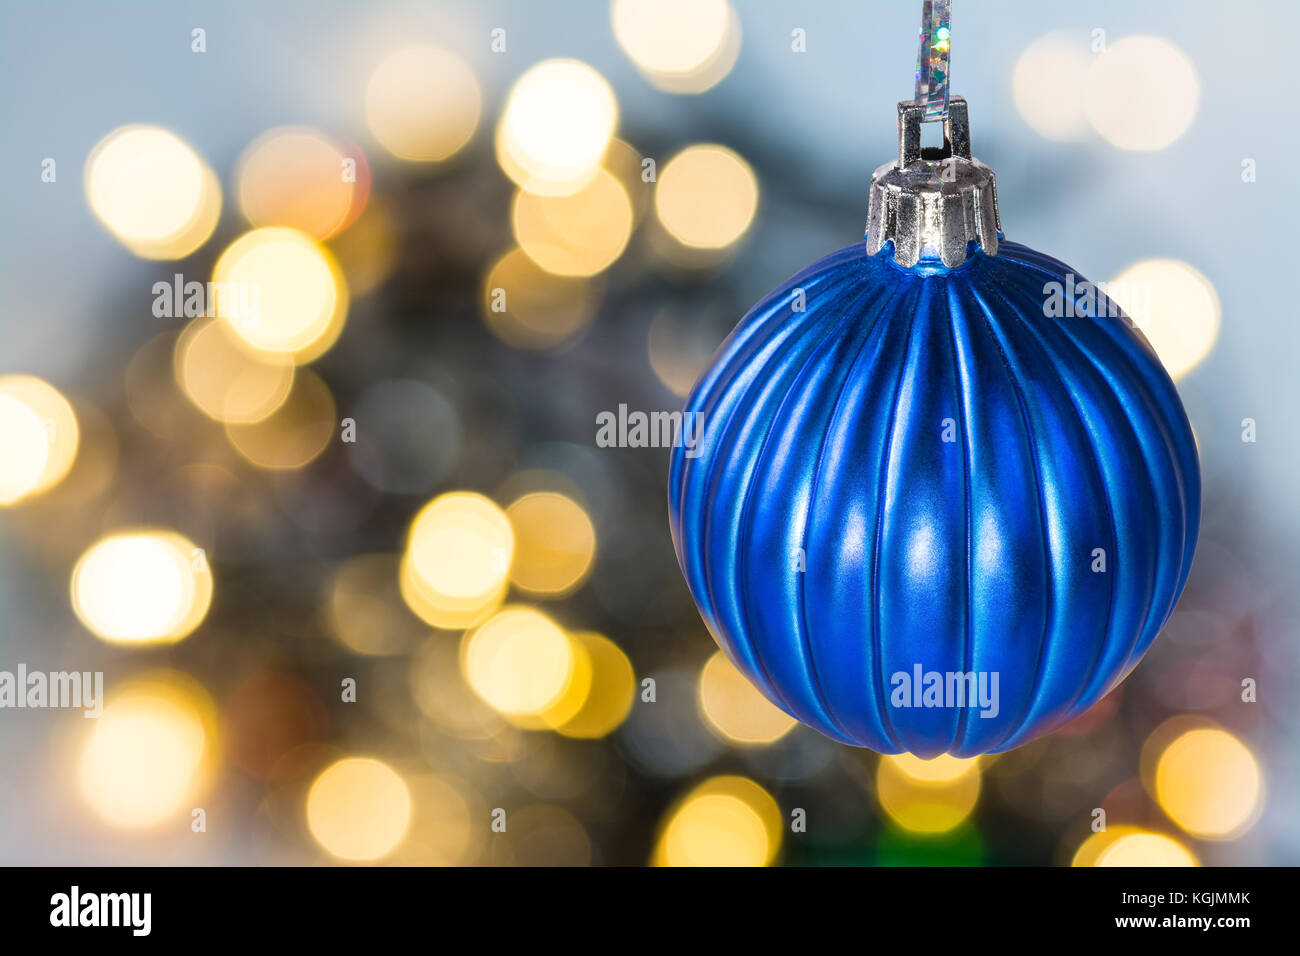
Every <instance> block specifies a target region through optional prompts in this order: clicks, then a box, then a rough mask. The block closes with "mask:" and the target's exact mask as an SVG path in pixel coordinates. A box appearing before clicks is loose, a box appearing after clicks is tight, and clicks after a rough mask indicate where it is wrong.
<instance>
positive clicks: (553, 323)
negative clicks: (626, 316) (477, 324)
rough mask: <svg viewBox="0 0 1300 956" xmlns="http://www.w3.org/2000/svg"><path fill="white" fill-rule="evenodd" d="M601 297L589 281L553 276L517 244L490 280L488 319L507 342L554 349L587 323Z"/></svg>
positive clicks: (486, 284)
mask: <svg viewBox="0 0 1300 956" xmlns="http://www.w3.org/2000/svg"><path fill="white" fill-rule="evenodd" d="M599 299H600V293H599V290H597V289H596V288H594V287H593V285H592V284H591V283H590V282H588V281H587V280H585V279H574V278H568V277H565V276H557V275H553V274H551V273H549V272H547V271H546V270H544V269H543V268H542V267H541V266H539V265H538V264H537V263H536V262H534V261H533V260H532V259H531V258H529V256H528V255H526V254H525V253H524V251H523V250H522V249H511V250H510V251H509V252H507V253H506V254H505V255H504V256H502V257H501V258H500V259H498V260H497V261H496V263H495V264H494V265H493V266H492V268H491V269H490V270H489V271H488V274H487V278H486V279H485V280H484V284H483V321H484V322H485V323H486V324H487V327H488V328H489V329H490V330H491V331H492V334H493V335H495V336H496V337H497V338H498V339H500V340H501V341H502V342H504V343H505V344H506V345H509V346H511V347H513V348H520V349H548V348H553V347H555V346H557V345H559V344H560V343H561V342H564V341H565V340H566V339H568V338H570V337H571V336H572V335H574V334H575V333H576V332H578V331H579V330H580V329H582V328H584V327H585V326H586V325H587V324H588V323H589V322H590V321H591V319H592V316H593V315H594V314H595V312H596V304H597V302H598V300H599Z"/></svg>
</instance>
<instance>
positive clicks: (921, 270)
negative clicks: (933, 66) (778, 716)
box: [669, 98, 1201, 757]
mask: <svg viewBox="0 0 1300 956" xmlns="http://www.w3.org/2000/svg"><path fill="white" fill-rule="evenodd" d="M899 128H900V142H901V145H900V155H899V159H898V161H897V162H895V163H892V164H888V165H886V166H882V167H881V168H880V169H879V170H877V171H876V174H875V175H874V176H873V178H872V190H871V207H870V218H869V222H868V237H867V242H866V243H865V244H864V243H858V244H856V245H853V246H850V247H849V248H847V249H843V250H841V251H839V252H836V253H833V254H832V255H829V256H827V257H826V258H824V259H822V260H821V261H820V262H817V263H815V264H814V265H812V266H809V267H808V268H807V269H805V270H804V271H803V272H801V273H799V274H798V275H796V276H795V277H794V278H792V279H791V280H789V281H788V282H786V283H785V284H784V285H783V286H781V287H780V288H779V289H777V290H776V291H774V292H773V293H771V294H770V295H769V296H768V297H767V298H766V299H764V300H763V301H762V302H760V303H759V304H758V305H756V306H755V307H754V308H753V309H752V310H751V311H750V312H749V314H747V315H746V316H745V317H744V318H743V319H742V320H741V322H740V324H739V325H738V326H737V327H736V329H735V331H733V332H732V334H731V336H730V337H729V338H728V339H727V341H726V342H725V343H724V344H723V345H722V347H721V349H720V350H719V352H718V354H717V355H716V356H715V358H714V360H713V362H712V365H711V366H710V367H709V368H708V370H707V371H706V372H705V373H704V375H703V376H702V377H701V379H700V381H699V382H698V383H697V384H696V386H695V389H694V391H693V392H692V393H691V395H690V398H689V399H688V401H687V405H686V412H687V414H690V415H697V416H699V419H698V423H699V427H700V432H699V435H700V438H699V441H698V444H697V445H696V446H695V447H694V448H687V447H678V448H675V449H674V451H673V455H672V463H671V475H670V479H669V514H670V522H671V526H672V533H673V541H674V544H675V546H676V549H677V556H678V560H679V562H680V564H681V567H682V571H683V572H684V574H685V576H686V580H687V582H688V584H689V586H690V590H691V593H692V595H693V596H694V598H695V601H696V603H697V604H698V605H699V608H700V612H701V614H702V616H703V618H704V620H705V622H706V623H707V624H708V627H709V630H710V631H711V632H712V634H713V636H714V637H715V639H716V640H717V641H718V643H719V645H721V646H722V647H723V648H724V649H725V650H726V652H727V654H728V655H729V656H730V658H731V660H732V661H733V662H734V663H735V664H736V666H737V667H739V668H740V670H741V671H742V672H743V673H744V674H745V675H746V676H747V677H748V678H749V679H750V680H751V681H752V682H753V683H754V684H755V686H757V687H758V688H759V689H760V690H761V691H762V693H763V694H764V695H765V696H766V697H767V698H768V699H769V700H771V701H772V702H773V703H774V704H776V705H777V706H778V707H780V708H781V709H782V710H784V711H786V712H787V713H789V714H791V715H792V716H794V717H796V718H798V719H799V720H800V721H802V722H803V723H805V724H808V725H809V726H811V727H814V728H816V729H817V730H819V731H820V732H821V733H823V734H825V735H826V736H828V737H830V738H832V739H834V740H837V741H841V742H843V743H846V744H853V745H856V746H861V747H869V748H871V749H872V750H876V751H880V752H882V753H897V752H900V751H910V752H912V753H914V754H917V755H919V756H922V757H932V756H935V755H938V754H941V753H945V752H946V753H952V754H955V755H958V756H971V755H975V754H982V753H995V752H1000V751H1005V750H1009V749H1011V748H1013V747H1017V746H1019V745H1021V744H1024V743H1026V742H1027V741H1029V740H1032V739H1034V738H1036V737H1039V736H1041V735H1043V734H1046V733H1049V732H1051V731H1052V730H1054V729H1056V728H1057V727H1060V726H1061V725H1062V724H1064V723H1066V722H1067V721H1069V720H1070V719H1072V718H1074V717H1076V716H1078V715H1079V714H1081V713H1083V712H1084V711H1085V710H1087V709H1088V708H1089V707H1091V706H1092V705H1093V704H1094V703H1096V702H1097V701H1098V700H1099V699H1100V698H1101V697H1102V696H1103V695H1105V694H1106V693H1107V692H1108V691H1110V690H1111V689H1112V688H1114V687H1115V686H1116V685H1117V684H1118V683H1119V682H1120V681H1122V680H1123V679H1124V677H1125V676H1126V675H1127V674H1128V673H1129V672H1130V671H1131V670H1132V669H1133V668H1134V667H1135V666H1136V665H1137V663H1138V661H1139V660H1140V659H1141V658H1142V655H1143V654H1144V653H1145V652H1146V650H1147V648H1148V647H1149V646H1150V645H1151V642H1152V641H1153V640H1154V639H1155V637H1156V635H1157V634H1158V633H1159V631H1160V629H1161V627H1162V626H1163V625H1164V623H1165V621H1166V619H1167V618H1168V617H1169V614H1170V613H1171V611H1172V609H1173V607H1174V604H1175V602H1176V601H1177V600H1178V596H1179V594H1180V593H1181V591H1182V588H1183V585H1184V583H1185V581H1186V579H1187V573H1188V570H1189V567H1190V565H1191V561H1192V553H1193V550H1194V548H1195V545H1196V533H1197V525H1198V516H1199V510H1200V494H1201V493H1200V474H1199V468H1198V461H1197V452H1196V445H1195V441H1194V439H1193V437H1192V431H1191V427H1190V426H1189V424H1188V421H1187V417H1186V414H1185V413H1184V411H1183V408H1182V405H1181V403H1180V402H1179V399H1178V394H1177V392H1176V391H1175V388H1174V384H1173V382H1172V381H1171V380H1170V378H1169V375H1168V374H1167V373H1166V372H1165V370H1164V368H1163V367H1162V366H1161V364H1160V361H1159V359H1158V358H1157V357H1156V354H1155V352H1154V351H1153V350H1152V348H1151V346H1150V345H1149V344H1148V343H1147V341H1146V339H1145V338H1144V337H1143V336H1142V335H1141V333H1140V332H1138V331H1137V330H1136V329H1135V328H1134V327H1133V326H1132V323H1131V321H1130V320H1129V319H1128V318H1127V317H1126V316H1124V315H1123V314H1122V313H1121V312H1120V311H1119V310H1118V308H1117V307H1116V306H1114V304H1113V303H1112V302H1111V301H1110V300H1109V299H1107V298H1106V297H1105V296H1104V295H1101V294H1100V293H1099V292H1098V291H1097V290H1095V289H1094V288H1093V287H1092V286H1090V285H1089V284H1088V283H1087V281H1086V280H1084V279H1083V278H1081V277H1080V276H1078V274H1077V273H1075V272H1074V270H1072V269H1071V268H1069V267H1068V266H1066V265H1064V264H1063V263H1061V262H1058V261H1057V260H1055V259H1053V258H1050V257H1048V256H1045V255H1042V254H1041V253H1038V252H1034V251H1032V250H1030V249H1027V248H1025V247H1024V246H1021V245H1017V244H1015V243H1011V242H1006V241H1004V240H1002V239H1001V235H1000V232H999V227H998V219H997V211H996V194H995V186H994V180H993V175H992V172H991V171H990V170H989V169H988V167H987V166H984V165H983V164H981V163H979V162H978V161H977V160H972V159H970V148H969V132H968V130H969V127H968V125H967V122H966V104H965V103H964V102H963V101H961V100H960V99H956V98H954V100H953V102H952V113H951V115H950V119H949V122H948V123H947V124H946V125H945V146H944V147H943V148H942V149H936V150H921V149H920V145H919V144H920V137H919V129H920V126H919V117H918V115H917V114H916V113H915V112H914V111H913V109H912V107H911V106H910V105H909V104H900V108H899ZM872 253H874V254H872Z"/></svg>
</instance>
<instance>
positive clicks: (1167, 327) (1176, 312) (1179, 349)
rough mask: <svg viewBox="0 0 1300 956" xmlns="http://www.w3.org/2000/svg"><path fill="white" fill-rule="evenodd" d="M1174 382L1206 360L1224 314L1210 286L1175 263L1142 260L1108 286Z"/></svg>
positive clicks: (1190, 268)
mask: <svg viewBox="0 0 1300 956" xmlns="http://www.w3.org/2000/svg"><path fill="white" fill-rule="evenodd" d="M1105 289H1106V294H1107V295H1108V296H1110V297H1111V298H1112V299H1114V300H1115V301H1116V302H1118V303H1119V305H1120V306H1121V307H1122V308H1123V309H1124V311H1125V312H1126V313H1127V314H1128V316H1129V317H1130V318H1131V319H1132V320H1133V322H1134V324H1135V325H1137V327H1138V328H1139V329H1140V330H1141V331H1142V334H1143V335H1145V336H1146V338H1147V341H1148V342H1150V343H1151V347H1152V348H1153V349H1155V350H1156V355H1158V356H1159V357H1160V361H1161V363H1163V365H1164V367H1165V369H1166V370H1167V371H1168V372H1169V374H1170V376H1172V377H1173V378H1174V379H1179V378H1181V377H1182V376H1184V375H1186V374H1187V373H1188V372H1190V371H1191V370H1192V369H1194V368H1195V367H1196V366H1197V365H1199V364H1200V363H1201V361H1202V360H1204V359H1205V357H1206V356H1207V355H1209V354H1210V351H1211V350H1212V349H1213V348H1214V343H1215V342H1216V341H1217V340H1218V338H1219V327H1220V323H1221V321H1222V310H1221V308H1220V306H1219V296H1218V293H1216V292H1215V291H1214V285H1213V284H1212V283H1211V282H1210V280H1209V279H1207V278H1206V277H1205V276H1204V275H1202V274H1201V273H1200V272H1198V271H1197V270H1196V269H1194V268H1193V267H1192V266H1190V265H1188V264H1187V263H1186V262H1180V261H1179V260H1177V259H1145V260H1143V261H1141V262H1137V263H1134V264H1133V265H1131V266H1129V267H1128V268H1127V269H1125V270H1124V271H1123V272H1122V273H1120V274H1119V275H1118V276H1117V277H1116V278H1114V279H1112V280H1111V281H1110V282H1108V283H1106V287H1105Z"/></svg>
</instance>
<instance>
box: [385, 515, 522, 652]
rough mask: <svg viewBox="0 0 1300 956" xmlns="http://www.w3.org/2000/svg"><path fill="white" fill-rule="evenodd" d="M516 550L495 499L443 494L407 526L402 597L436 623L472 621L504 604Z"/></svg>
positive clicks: (466, 623)
mask: <svg viewBox="0 0 1300 956" xmlns="http://www.w3.org/2000/svg"><path fill="white" fill-rule="evenodd" d="M514 553H515V537H514V532H513V530H512V529H511V527H510V519H509V518H507V517H506V513H505V512H504V511H502V510H501V508H500V506H498V505H497V504H496V503H495V502H493V501H491V500H490V499H488V498H485V497H484V496H483V495H479V494H475V493H473V492H461V491H458V492H449V493H448V494H445V495H439V496H438V497H437V498H435V499H434V500H433V501H431V502H429V503H428V504H427V505H425V506H424V507H423V508H422V509H420V512H419V513H418V514H417V515H416V516H415V518H414V519H413V520H412V521H411V527H410V530H409V531H408V532H407V538H406V551H405V554H404V555H403V558H402V563H401V567H400V568H399V583H400V586H401V591H402V597H403V598H404V599H405V600H406V603H407V605H408V606H409V607H410V608H411V610H412V611H414V612H415V613H416V614H418V615H419V616H420V617H421V618H422V619H423V620H425V621H426V622H428V623H429V624H432V625H433V626H435V627H442V628H448V629H452V628H464V627H472V626H473V625H475V624H477V623H480V622H481V621H483V620H484V619H486V617H487V616H488V615H489V614H491V613H492V611H493V610H495V609H496V608H497V606H499V605H500V603H501V600H502V598H503V597H504V596H505V592H506V589H507V587H508V585H509V574H510V564H511V562H512V561H513V560H514Z"/></svg>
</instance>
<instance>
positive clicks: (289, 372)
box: [173, 319, 294, 425]
mask: <svg viewBox="0 0 1300 956" xmlns="http://www.w3.org/2000/svg"><path fill="white" fill-rule="evenodd" d="M173 364H174V366H175V371H176V383H177V385H179V386H180V389H181V391H182V392H184V393H185V397H186V398H188V399H189V400H190V401H191V402H193V403H194V406H195V407H196V408H198V409H199V411H201V412H203V414H205V415H207V416H208V417H209V418H211V419H213V420H214V421H218V422H229V423H233V424H240V425H247V424H252V423H254V422H260V421H262V420H264V419H266V418H267V417H269V416H270V415H271V414H273V413H274V412H275V411H276V410H277V409H279V408H280V406H282V405H283V404H284V402H285V400H286V399H287V398H288V397H289V392H290V390H291V389H292V388H293V380H294V367H293V366H292V365H289V364H286V363H282V362H274V363H273V362H263V361H260V360H258V358H257V357H256V355H255V353H253V352H251V351H250V350H248V349H246V348H244V347H243V346H241V345H240V344H239V343H238V342H237V341H236V340H235V338H234V336H233V335H232V334H231V332H230V330H229V328H228V327H227V326H226V324H225V323H224V322H220V321H218V320H216V319H196V320H195V321H193V322H192V323H190V325H188V326H187V327H186V328H185V331H184V332H182V333H181V336H180V338H179V339H177V340H176V352H175V357H174V361H173Z"/></svg>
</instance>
